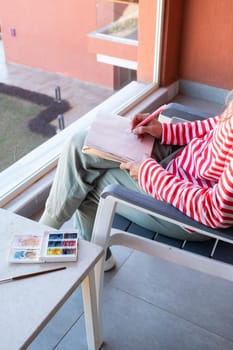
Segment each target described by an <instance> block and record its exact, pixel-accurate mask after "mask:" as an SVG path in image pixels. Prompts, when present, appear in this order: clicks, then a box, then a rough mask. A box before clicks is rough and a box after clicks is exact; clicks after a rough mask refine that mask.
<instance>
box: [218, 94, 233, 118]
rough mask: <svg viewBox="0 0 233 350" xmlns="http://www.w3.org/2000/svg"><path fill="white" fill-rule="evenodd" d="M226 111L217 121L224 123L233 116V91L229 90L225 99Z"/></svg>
mask: <svg viewBox="0 0 233 350" xmlns="http://www.w3.org/2000/svg"><path fill="white" fill-rule="evenodd" d="M225 104H226V109H225V111H224V112H223V113H222V114H221V116H220V119H219V121H220V122H224V121H226V120H228V119H230V118H231V117H232V116H233V90H231V91H230V92H229V93H228V94H227V96H226V99H225Z"/></svg>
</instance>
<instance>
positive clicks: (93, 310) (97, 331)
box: [82, 269, 103, 350]
mask: <svg viewBox="0 0 233 350" xmlns="http://www.w3.org/2000/svg"><path fill="white" fill-rule="evenodd" d="M82 296H83V305H84V316H85V325H86V335H87V345H88V350H99V349H100V347H101V345H102V344H103V335H102V317H101V316H102V315H101V311H100V310H98V308H97V295H96V285H95V274H94V269H92V270H91V271H90V272H89V274H88V275H87V277H86V278H85V279H84V280H83V282H82Z"/></svg>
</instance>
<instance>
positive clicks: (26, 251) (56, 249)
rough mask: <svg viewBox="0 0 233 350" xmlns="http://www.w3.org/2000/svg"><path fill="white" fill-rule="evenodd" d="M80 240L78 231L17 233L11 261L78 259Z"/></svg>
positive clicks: (11, 252)
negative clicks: (39, 233) (37, 233)
mask: <svg viewBox="0 0 233 350" xmlns="http://www.w3.org/2000/svg"><path fill="white" fill-rule="evenodd" d="M78 242H79V235H78V233H77V232H67V231H65V232H61V231H48V232H44V234H42V235H36V234H23V235H21V234H18V235H17V234H16V235H14V237H13V240H12V243H11V247H10V252H9V262H11V263H43V262H62V261H76V260H77V257H78Z"/></svg>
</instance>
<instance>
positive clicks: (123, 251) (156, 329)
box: [29, 247, 233, 350]
mask: <svg viewBox="0 0 233 350" xmlns="http://www.w3.org/2000/svg"><path fill="white" fill-rule="evenodd" d="M113 252H114V255H115V257H116V260H117V268H116V269H115V270H114V271H112V272H108V273H106V274H105V288H104V305H103V310H104V339H105V343H104V346H103V349H106V350H107V349H109V350H110V349H111V350H119V349H127V350H131V349H132V350H139V349H140V350H141V349H144V350H152V349H153V350H156V349H159V350H161V349H164V350H168V349H169V350H170V349H174V350H180V349H187V350H197V349H199V350H200V349H203V350H208V349H211V350H213V349H216V350H221V349H222V350H230V349H233V332H232V331H233V302H232V283H230V282H227V281H224V280H220V279H218V278H213V277H210V276H207V275H205V274H202V273H198V272H196V271H192V270H190V269H186V268H184V267H180V266H176V265H174V264H170V263H168V262H165V261H162V260H160V259H158V258H155V257H151V256H148V255H145V254H142V253H139V252H136V251H131V250H129V249H127V248H122V247H121V248H120V247H113ZM45 297H46V295H45ZM29 349H30V350H48V349H59V350H68V349H69V350H70V349H79V350H82V349H83V350H84V349H87V344H86V339H85V327H84V318H83V309H82V302H81V291H80V289H78V290H77V291H76V292H75V293H74V294H73V295H72V296H71V298H70V299H69V300H68V302H67V303H66V304H65V305H64V306H63V307H62V309H61V310H60V311H59V312H58V314H57V315H56V316H55V317H54V318H53V320H52V321H51V322H50V323H49V324H48V326H47V327H46V328H45V330H44V331H42V333H41V334H40V335H39V336H38V337H37V339H36V340H35V341H34V342H33V344H32V345H31V346H30V347H29Z"/></svg>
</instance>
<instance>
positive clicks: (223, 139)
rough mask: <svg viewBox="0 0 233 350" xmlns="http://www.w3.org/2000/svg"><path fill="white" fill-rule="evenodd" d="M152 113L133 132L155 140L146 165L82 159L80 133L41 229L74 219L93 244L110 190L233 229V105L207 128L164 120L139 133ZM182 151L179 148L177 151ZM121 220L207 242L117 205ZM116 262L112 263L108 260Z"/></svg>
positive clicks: (63, 160) (65, 157) (64, 158)
mask: <svg viewBox="0 0 233 350" xmlns="http://www.w3.org/2000/svg"><path fill="white" fill-rule="evenodd" d="M147 116H148V115H147V114H139V115H136V116H135V117H134V118H133V120H132V130H133V131H134V132H135V133H136V134H137V135H138V137H139V138H140V137H143V134H145V133H148V134H151V135H153V136H154V137H155V143H154V149H153V154H152V158H147V159H146V160H145V161H144V162H143V163H142V164H136V163H124V164H121V166H120V168H119V165H118V164H117V163H115V162H112V161H107V160H103V159H101V158H96V157H93V156H90V155H87V154H84V153H82V147H83V143H84V139H85V136H86V130H80V131H78V132H77V133H76V134H75V135H74V136H73V137H72V138H71V140H70V141H69V142H68V143H67V145H66V146H65V148H64V150H63V152H62V153H61V157H60V159H59V163H58V167H57V171H56V175H55V179H54V182H53V185H52V188H51V191H50V194H49V197H48V199H47V202H46V208H45V211H44V214H43V215H42V217H41V220H40V222H41V223H43V224H46V225H49V226H52V227H54V228H60V227H61V226H62V224H63V223H64V222H65V221H67V220H69V219H70V218H71V217H72V216H73V214H74V218H75V227H76V228H77V229H78V231H79V232H80V234H81V236H82V237H83V238H84V239H87V240H90V239H91V234H92V228H93V223H94V219H95V213H96V210H97V206H98V201H99V197H100V194H101V192H102V191H103V189H104V188H105V187H106V186H107V185H108V184H111V183H118V184H121V185H124V186H126V187H128V188H130V189H132V190H136V191H140V192H143V193H145V192H146V193H148V194H149V195H152V196H154V197H155V198H158V199H160V200H163V201H166V202H168V203H171V204H172V205H174V206H175V207H177V208H178V209H179V210H181V211H182V212H184V213H185V214H186V215H188V216H190V217H191V218H193V219H195V220H197V221H199V222H201V223H203V224H205V225H208V226H210V227H228V226H231V225H232V224H233V215H232V214H233V206H232V203H233V177H232V174H233V149H232V144H233V143H232V141H233V118H231V117H232V116H233V102H230V103H229V105H228V107H227V108H226V110H225V112H224V113H223V114H222V115H220V116H217V117H213V118H208V119H206V120H204V121H195V122H187V123H180V124H161V123H160V122H159V121H158V120H153V121H151V122H150V123H149V124H148V125H146V126H143V127H140V128H137V125H138V123H139V122H140V121H141V120H143V119H145V118H146V117H147ZM177 148H178V149H177ZM117 211H118V213H119V214H121V215H123V216H125V217H127V218H128V219H130V220H132V221H133V222H135V223H137V224H139V225H141V226H144V227H145V228H148V229H150V230H153V231H157V232H160V233H162V234H164V235H167V236H172V237H175V238H178V239H187V240H202V239H203V237H202V236H200V235H198V234H196V233H190V232H187V231H186V230H184V229H182V228H181V227H178V226H177V227H176V226H174V225H172V224H170V223H168V222H164V221H162V220H159V219H157V218H153V217H151V216H149V215H146V214H144V213H142V212H140V211H136V210H135V209H129V208H125V207H124V206H122V205H121V206H119V207H118V208H117ZM110 258H111V257H110Z"/></svg>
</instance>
